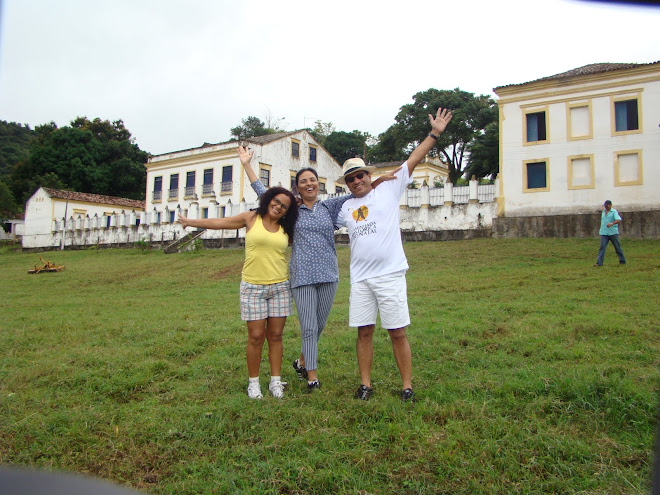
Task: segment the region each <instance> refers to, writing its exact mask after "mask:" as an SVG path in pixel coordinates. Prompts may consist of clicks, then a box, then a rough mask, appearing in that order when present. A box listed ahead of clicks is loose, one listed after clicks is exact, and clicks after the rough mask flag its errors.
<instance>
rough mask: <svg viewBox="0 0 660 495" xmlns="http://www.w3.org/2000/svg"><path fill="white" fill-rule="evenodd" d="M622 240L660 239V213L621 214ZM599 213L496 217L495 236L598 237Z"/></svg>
mask: <svg viewBox="0 0 660 495" xmlns="http://www.w3.org/2000/svg"><path fill="white" fill-rule="evenodd" d="M619 213H620V215H621V218H622V219H623V222H621V224H619V234H620V235H621V237H629V238H637V239H660V210H653V211H630V212H625V211H620V212H619ZM599 229H600V213H599V212H598V211H595V212H594V213H593V214H575V215H547V216H535V217H510V218H509V217H502V218H493V226H492V236H493V237H578V238H579V237H582V238H584V237H597V236H598V230H599Z"/></svg>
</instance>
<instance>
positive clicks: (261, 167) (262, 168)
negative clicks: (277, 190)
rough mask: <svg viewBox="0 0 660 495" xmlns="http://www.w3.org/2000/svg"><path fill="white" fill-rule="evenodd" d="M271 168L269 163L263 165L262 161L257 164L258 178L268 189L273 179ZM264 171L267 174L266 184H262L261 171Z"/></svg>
mask: <svg viewBox="0 0 660 495" xmlns="http://www.w3.org/2000/svg"><path fill="white" fill-rule="evenodd" d="M272 168H273V167H271V166H270V165H264V164H262V163H260V164H259V180H260V181H261V183H262V184H263V186H264V187H265V188H266V189H268V188H269V187H270V183H271V181H272V180H273V176H272ZM264 172H266V173H267V174H268V184H264V178H263V175H262V174H263V173H264Z"/></svg>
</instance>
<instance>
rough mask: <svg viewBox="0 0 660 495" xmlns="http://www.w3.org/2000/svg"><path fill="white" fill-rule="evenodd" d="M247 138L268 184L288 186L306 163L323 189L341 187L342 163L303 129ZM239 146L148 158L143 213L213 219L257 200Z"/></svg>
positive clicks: (255, 166) (166, 218)
mask: <svg viewBox="0 0 660 495" xmlns="http://www.w3.org/2000/svg"><path fill="white" fill-rule="evenodd" d="M247 143H248V145H249V147H250V149H252V150H254V156H253V158H252V162H251V165H252V168H253V169H254V171H255V173H256V174H257V175H258V176H259V177H260V178H261V179H262V182H264V185H266V186H267V187H271V186H282V187H285V188H287V189H290V188H291V186H292V180H293V179H294V178H295V175H296V172H297V171H298V170H300V169H302V168H305V167H312V168H314V169H315V170H316V171H317V173H318V175H319V182H320V183H321V184H322V186H321V188H320V189H321V191H322V190H323V188H324V189H325V190H326V191H327V192H328V193H335V192H336V188H337V187H342V186H341V185H340V184H337V178H338V177H339V176H340V175H341V166H340V165H339V164H338V163H337V162H336V161H335V159H334V158H332V156H331V155H330V154H329V153H328V152H327V151H326V150H325V149H324V148H323V147H322V146H321V145H320V144H319V143H318V142H317V141H316V140H315V139H314V138H313V137H312V135H311V134H310V133H309V132H307V131H305V130H300V131H293V132H284V133H278V134H271V135H267V136H259V137H255V138H250V139H248V140H247ZM237 147H238V142H237V141H229V142H226V143H219V144H214V145H205V146H202V147H200V148H194V149H189V150H183V151H177V152H173V153H166V154H162V155H157V156H152V157H151V158H149V161H148V163H147V196H146V197H147V200H146V211H147V213H149V214H150V216H151V217H152V218H153V219H156V218H158V217H160V222H157V223H171V222H172V221H176V212H177V210H180V211H182V212H183V213H184V214H185V215H186V216H188V217H189V218H207V217H208V218H217V217H223V216H231V215H235V214H237V213H238V212H239V211H240V210H241V207H240V203H242V202H245V203H246V204H254V203H256V201H257V196H256V194H255V193H254V191H252V188H251V187H250V183H249V180H248V178H247V174H246V173H245V170H244V169H243V166H242V165H241V162H240V160H239V158H238V153H237ZM342 191H343V189H342ZM242 210H243V211H244V210H245V206H243V207H242Z"/></svg>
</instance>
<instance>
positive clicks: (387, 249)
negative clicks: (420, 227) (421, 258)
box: [337, 162, 412, 284]
mask: <svg viewBox="0 0 660 495" xmlns="http://www.w3.org/2000/svg"><path fill="white" fill-rule="evenodd" d="M411 182H412V177H411V176H410V174H409V173H408V162H406V163H404V164H403V168H402V169H401V170H400V171H399V172H397V174H396V179H394V180H390V181H385V182H383V183H381V184H379V185H378V187H376V188H375V189H373V190H371V191H370V192H369V194H367V195H366V196H364V197H362V198H351V199H349V200H348V201H346V202H345V203H344V205H343V206H342V208H341V212H340V213H339V217H338V218H337V225H338V226H339V227H348V237H349V240H350V245H351V283H352V284H354V283H355V282H360V281H361V280H365V279H368V278H372V277H379V276H381V275H387V274H389V273H394V272H399V271H402V270H407V269H408V260H406V255H405V253H404V252H403V244H402V242H401V229H400V228H399V199H400V198H401V195H402V194H403V193H404V191H405V190H406V187H407V186H408V184H410V183H411Z"/></svg>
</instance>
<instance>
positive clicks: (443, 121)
mask: <svg viewBox="0 0 660 495" xmlns="http://www.w3.org/2000/svg"><path fill="white" fill-rule="evenodd" d="M452 117H453V115H452V113H451V110H447V109H446V108H445V109H444V110H443V109H442V108H438V111H437V113H436V115H435V117H434V116H433V115H431V114H429V122H430V123H431V133H430V134H429V135H428V136H426V138H424V141H422V142H421V143H419V146H417V148H415V150H414V151H413V152H412V153H410V156H409V157H408V160H407V162H408V175H412V173H413V170H415V167H416V166H417V165H419V163H420V162H421V161H422V160H423V159H424V157H425V156H426V155H428V153H429V151H431V148H433V146H435V142H436V139H437V137H438V136H440V134H442V133H443V132H444V131H445V128H446V127H447V124H449V122H450V121H451V118H452ZM431 134H433V135H434V136H435V137H432V136H431Z"/></svg>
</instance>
